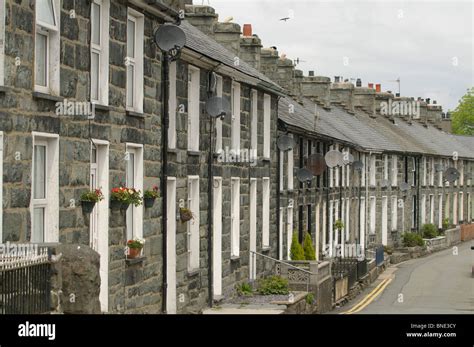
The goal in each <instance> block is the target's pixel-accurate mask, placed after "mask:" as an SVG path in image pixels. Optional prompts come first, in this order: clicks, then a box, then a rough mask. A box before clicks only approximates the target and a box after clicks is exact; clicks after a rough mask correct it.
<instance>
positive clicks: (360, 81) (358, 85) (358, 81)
mask: <svg viewBox="0 0 474 347" xmlns="http://www.w3.org/2000/svg"><path fill="white" fill-rule="evenodd" d="M356 87H362V80H361V79H360V78H358V79H357V80H356Z"/></svg>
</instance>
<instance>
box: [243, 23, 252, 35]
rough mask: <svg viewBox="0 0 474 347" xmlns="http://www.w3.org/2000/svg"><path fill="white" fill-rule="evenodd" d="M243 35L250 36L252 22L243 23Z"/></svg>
mask: <svg viewBox="0 0 474 347" xmlns="http://www.w3.org/2000/svg"><path fill="white" fill-rule="evenodd" d="M243 34H244V36H248V37H250V36H252V24H244V30H243Z"/></svg>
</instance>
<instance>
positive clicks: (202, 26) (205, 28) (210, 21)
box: [185, 5, 219, 37]
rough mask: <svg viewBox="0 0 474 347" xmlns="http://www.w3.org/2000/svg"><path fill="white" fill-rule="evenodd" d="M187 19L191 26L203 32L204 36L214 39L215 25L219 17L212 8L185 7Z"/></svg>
mask: <svg viewBox="0 0 474 347" xmlns="http://www.w3.org/2000/svg"><path fill="white" fill-rule="evenodd" d="M185 13H186V19H187V20H188V22H189V23H190V24H192V25H193V26H195V27H196V28H198V29H199V30H201V31H202V32H203V33H204V34H206V35H207V36H210V37H214V25H215V24H216V23H217V19H218V17H219V16H218V15H217V14H216V11H215V10H214V8H212V7H211V6H197V5H186V6H185Z"/></svg>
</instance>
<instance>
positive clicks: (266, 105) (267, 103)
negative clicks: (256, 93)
mask: <svg viewBox="0 0 474 347" xmlns="http://www.w3.org/2000/svg"><path fill="white" fill-rule="evenodd" d="M271 118H272V98H271V96H270V95H268V94H264V96H263V157H264V158H266V159H270V157H271V153H270V148H271V145H270V137H271V121H272V120H271Z"/></svg>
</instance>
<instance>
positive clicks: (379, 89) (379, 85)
mask: <svg viewBox="0 0 474 347" xmlns="http://www.w3.org/2000/svg"><path fill="white" fill-rule="evenodd" d="M375 91H376V92H377V93H380V92H382V85H381V84H376V85H375Z"/></svg>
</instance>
